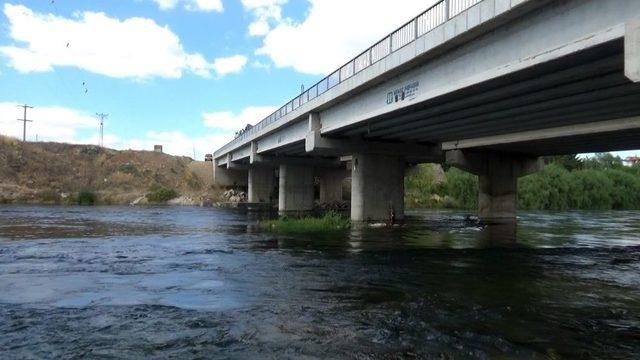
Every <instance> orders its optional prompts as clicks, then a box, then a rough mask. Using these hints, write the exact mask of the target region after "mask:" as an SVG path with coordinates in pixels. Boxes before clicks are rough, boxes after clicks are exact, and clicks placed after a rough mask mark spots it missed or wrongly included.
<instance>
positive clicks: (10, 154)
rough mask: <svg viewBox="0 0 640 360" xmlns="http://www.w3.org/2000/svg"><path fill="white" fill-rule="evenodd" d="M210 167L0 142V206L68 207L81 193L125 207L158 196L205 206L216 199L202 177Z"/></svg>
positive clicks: (152, 156)
mask: <svg viewBox="0 0 640 360" xmlns="http://www.w3.org/2000/svg"><path fill="white" fill-rule="evenodd" d="M210 166H211V163H204V162H199V161H194V160H192V159H191V158H188V157H176V156H171V155H167V154H162V153H155V152H151V151H132V150H127V151H117V150H113V149H107V148H100V147H97V146H93V145H71V144H62V143H44V142H38V143H31V142H26V143H22V142H20V141H18V140H16V139H14V138H9V137H4V136H0V203H70V204H72V203H75V202H77V199H78V195H79V194H80V192H85V193H90V194H94V195H95V199H96V203H99V204H129V203H131V202H133V201H135V200H136V199H137V200H138V201H141V200H142V202H145V199H144V198H142V197H144V196H145V195H147V194H150V193H153V192H154V191H159V190H161V191H165V192H167V191H168V192H169V193H171V194H175V195H182V196H184V198H183V200H184V199H186V198H188V199H190V200H192V202H193V203H200V202H203V201H204V202H207V201H211V200H216V198H217V194H219V191H217V189H215V188H214V187H213V186H212V176H211V177H208V176H207V175H208V174H209V173H210V172H208V171H207V168H208V167H210ZM172 196H173V195H172ZM141 198H142V199H141ZM187 202H189V201H187Z"/></svg>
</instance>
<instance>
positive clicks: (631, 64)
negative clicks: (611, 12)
mask: <svg viewBox="0 0 640 360" xmlns="http://www.w3.org/2000/svg"><path fill="white" fill-rule="evenodd" d="M624 72H625V75H626V76H627V77H628V78H629V79H630V80H631V81H633V82H640V18H636V19H633V20H630V21H629V22H627V24H626V27H625V36H624Z"/></svg>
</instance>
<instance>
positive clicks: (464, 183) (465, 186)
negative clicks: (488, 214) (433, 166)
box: [445, 168, 478, 209]
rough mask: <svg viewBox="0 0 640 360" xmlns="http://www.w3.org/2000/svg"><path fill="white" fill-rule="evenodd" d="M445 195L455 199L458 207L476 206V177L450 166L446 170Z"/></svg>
mask: <svg viewBox="0 0 640 360" xmlns="http://www.w3.org/2000/svg"><path fill="white" fill-rule="evenodd" d="M445 192H446V195H449V196H450V197H452V198H453V199H454V200H455V205H456V206H457V207H459V208H464V209H471V208H476V207H478V177H477V176H475V175H472V174H470V173H468V172H465V171H462V170H459V169H456V168H451V169H449V170H448V171H447V184H446V185H445Z"/></svg>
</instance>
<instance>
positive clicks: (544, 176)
mask: <svg viewBox="0 0 640 360" xmlns="http://www.w3.org/2000/svg"><path fill="white" fill-rule="evenodd" d="M518 187H519V189H518V200H519V203H520V208H521V209H527V210H537V209H544V210H566V209H569V207H570V204H569V197H568V194H569V187H570V184H569V172H568V171H567V170H565V169H564V168H563V167H561V166H559V165H556V164H551V165H547V167H546V168H545V169H544V170H542V171H541V172H539V173H535V174H533V175H529V176H525V177H523V178H521V179H520V181H519V184H518Z"/></svg>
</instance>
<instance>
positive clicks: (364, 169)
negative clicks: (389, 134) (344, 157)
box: [351, 153, 405, 222]
mask: <svg viewBox="0 0 640 360" xmlns="http://www.w3.org/2000/svg"><path fill="white" fill-rule="evenodd" d="M404 169H405V161H404V158H403V157H401V156H394V155H380V154H363V153H359V154H354V155H353V160H352V170H351V220H353V221H356V222H359V221H389V220H394V219H395V220H402V219H403V218H404Z"/></svg>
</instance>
